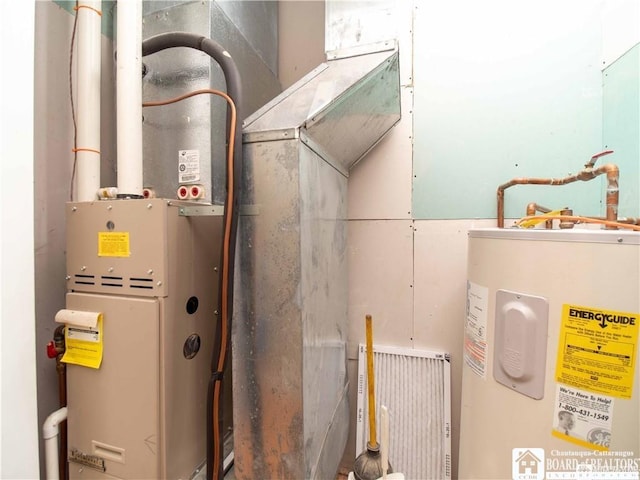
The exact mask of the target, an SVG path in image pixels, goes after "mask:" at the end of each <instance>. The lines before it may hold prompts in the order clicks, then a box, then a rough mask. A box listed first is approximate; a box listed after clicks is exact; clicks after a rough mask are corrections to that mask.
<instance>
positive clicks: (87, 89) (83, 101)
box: [75, 0, 102, 202]
mask: <svg viewBox="0 0 640 480" xmlns="http://www.w3.org/2000/svg"><path fill="white" fill-rule="evenodd" d="M101 4H102V2H101V1H100V0H87V1H80V2H78V10H77V12H76V15H77V16H78V67H77V82H78V90H77V92H78V111H77V119H78V121H77V122H76V123H77V135H76V145H75V148H76V150H75V152H76V154H77V171H78V183H77V192H78V197H77V200H78V201H79V202H90V201H93V200H95V199H96V193H97V191H98V190H99V188H100V76H101V45H100V42H101V33H100V25H101V21H100V18H101V11H100V9H101Z"/></svg>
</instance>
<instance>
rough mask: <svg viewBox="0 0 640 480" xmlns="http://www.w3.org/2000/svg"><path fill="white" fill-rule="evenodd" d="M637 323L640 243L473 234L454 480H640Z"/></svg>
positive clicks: (637, 237) (543, 233)
mask: <svg viewBox="0 0 640 480" xmlns="http://www.w3.org/2000/svg"><path fill="white" fill-rule="evenodd" d="M639 323H640V234H638V233H636V232H629V231H619V230H618V231H616V230H592V229H583V230H577V229H576V230H570V231H567V230H538V229H535V230H527V229H497V228H496V229H481V230H471V231H470V232H469V250H468V288H467V316H466V322H465V338H464V365H463V385H462V411H461V431H460V455H459V462H460V464H459V476H460V478H461V479H518V480H522V479H544V478H567V479H568V478H593V479H595V478H616V479H622V478H638V461H637V460H636V459H637V458H638V457H640V433H638V432H639V431H640V429H639V426H640V403H639V401H638V398H639V393H638V389H639V388H640V383H639V381H638V380H639V379H638V369H639V367H638V365H637V363H638V362H637V359H636V357H637V354H638V328H639V327H638V324H639ZM545 475H546V476H545ZM563 475H564V476H563ZM580 475H581V476H580ZM594 475H595V476H594Z"/></svg>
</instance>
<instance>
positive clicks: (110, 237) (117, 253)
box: [98, 232, 131, 257]
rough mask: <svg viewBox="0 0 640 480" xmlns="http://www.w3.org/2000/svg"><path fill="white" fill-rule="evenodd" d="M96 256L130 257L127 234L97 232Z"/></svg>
mask: <svg viewBox="0 0 640 480" xmlns="http://www.w3.org/2000/svg"><path fill="white" fill-rule="evenodd" d="M98 256H99V257H129V256H131V250H130V244H129V232H98Z"/></svg>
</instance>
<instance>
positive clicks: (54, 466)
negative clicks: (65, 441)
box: [42, 407, 67, 480]
mask: <svg viewBox="0 0 640 480" xmlns="http://www.w3.org/2000/svg"><path fill="white" fill-rule="evenodd" d="M66 419H67V407H62V408H61V409H59V410H56V411H55V412H53V413H52V414H51V415H49V416H48V417H47V419H46V420H45V421H44V423H43V424H42V438H43V439H44V453H45V462H46V463H45V465H46V475H47V480H60V471H59V469H58V467H59V465H58V432H59V430H60V429H59V425H60V422H63V421H65V420H66Z"/></svg>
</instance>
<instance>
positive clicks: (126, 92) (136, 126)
mask: <svg viewBox="0 0 640 480" xmlns="http://www.w3.org/2000/svg"><path fill="white" fill-rule="evenodd" d="M117 16H118V19H117V32H116V35H117V40H116V55H117V58H116V65H117V66H116V82H117V103H116V105H117V135H118V194H119V195H134V196H135V195H140V196H141V195H142V0H118V13H117Z"/></svg>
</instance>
